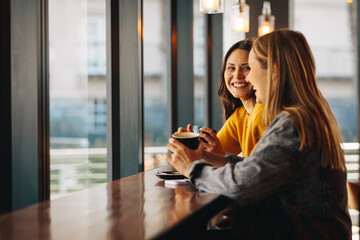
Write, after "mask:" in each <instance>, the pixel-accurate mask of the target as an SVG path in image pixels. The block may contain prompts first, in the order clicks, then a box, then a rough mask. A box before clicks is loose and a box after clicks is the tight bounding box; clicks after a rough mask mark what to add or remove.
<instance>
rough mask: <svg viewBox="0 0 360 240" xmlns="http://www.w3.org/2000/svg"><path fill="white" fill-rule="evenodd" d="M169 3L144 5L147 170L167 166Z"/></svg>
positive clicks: (163, 0) (157, 0)
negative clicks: (167, 18) (165, 157)
mask: <svg viewBox="0 0 360 240" xmlns="http://www.w3.org/2000/svg"><path fill="white" fill-rule="evenodd" d="M165 13H166V0H147V1H144V3H143V17H144V144H145V151H144V152H145V156H144V159H145V161H144V168H145V170H148V169H151V168H154V167H157V166H161V165H164V164H166V161H165V159H164V158H163V153H164V152H167V148H166V145H167V142H168V125H167V71H166V69H167V62H166V56H167V52H168V50H167V46H168V44H167V38H166V36H167V34H166V31H167V30H166V29H167V26H166V22H167V20H166V15H165Z"/></svg>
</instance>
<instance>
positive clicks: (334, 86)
mask: <svg viewBox="0 0 360 240" xmlns="http://www.w3.org/2000/svg"><path fill="white" fill-rule="evenodd" d="M355 6H356V5H355V3H347V1H345V0H318V1H312V0H295V1H294V29H295V30H299V31H300V32H302V33H303V34H304V35H305V37H306V38H307V40H308V42H309V44H310V47H311V50H312V51H313V54H314V58H315V63H316V77H317V81H318V86H319V88H320V90H321V92H322V94H323V95H324V97H325V98H326V99H327V101H328V102H329V104H330V107H331V108H332V110H333V112H334V114H335V116H336V118H337V120H338V122H339V125H340V128H341V133H342V138H343V141H344V147H345V150H346V154H347V156H346V160H347V162H348V163H351V162H357V161H358V156H355V155H352V154H354V153H352V154H351V152H356V151H357V148H358V144H356V143H354V142H357V131H358V130H357V129H358V126H357V122H358V121H357V111H358V110H357V109H358V107H357V94H358V92H357V87H356V86H357V83H356V81H357V78H356V62H357V60H356V55H355V52H356V51H355V49H356V41H357V39H356V31H355V29H356V28H355V26H356V20H355V19H357V18H356V7H355ZM304 16H306V17H304ZM347 166H348V173H349V175H348V178H349V179H358V177H359V175H358V165H357V164H356V165H352V164H348V165H347Z"/></svg>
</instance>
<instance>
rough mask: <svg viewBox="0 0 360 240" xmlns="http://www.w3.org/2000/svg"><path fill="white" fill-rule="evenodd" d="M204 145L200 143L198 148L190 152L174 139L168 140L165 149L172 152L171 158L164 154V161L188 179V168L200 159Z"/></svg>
mask: <svg viewBox="0 0 360 240" xmlns="http://www.w3.org/2000/svg"><path fill="white" fill-rule="evenodd" d="M203 145H204V143H203V142H202V141H200V144H199V147H198V148H197V149H196V150H192V149H190V148H188V147H186V146H185V145H184V144H182V143H181V142H179V141H177V140H176V139H174V138H170V139H169V143H168V145H167V148H168V149H169V150H170V151H171V152H172V154H171V157H169V155H167V154H166V153H165V159H166V161H168V162H169V163H170V164H171V165H172V166H173V167H174V168H175V169H176V170H177V171H178V172H180V173H181V174H182V175H184V176H185V177H189V171H190V166H191V164H192V162H194V161H196V160H199V159H201V158H202V155H203V151H204V146H203Z"/></svg>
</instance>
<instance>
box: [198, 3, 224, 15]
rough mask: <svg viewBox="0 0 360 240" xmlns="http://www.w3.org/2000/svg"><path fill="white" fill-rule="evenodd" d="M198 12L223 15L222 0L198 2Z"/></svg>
mask: <svg viewBox="0 0 360 240" xmlns="http://www.w3.org/2000/svg"><path fill="white" fill-rule="evenodd" d="M200 12H201V13H206V14H213V13H223V12H224V0H200Z"/></svg>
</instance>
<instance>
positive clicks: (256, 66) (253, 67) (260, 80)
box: [246, 50, 267, 103]
mask: <svg viewBox="0 0 360 240" xmlns="http://www.w3.org/2000/svg"><path fill="white" fill-rule="evenodd" d="M249 66H250V72H249V74H248V75H247V76H246V80H247V81H249V82H250V83H251V84H252V85H253V89H254V90H255V95H256V102H258V103H265V99H266V81H267V69H264V68H262V67H261V65H260V62H259V61H258V60H257V58H256V55H255V53H254V50H251V51H250V53H249Z"/></svg>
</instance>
